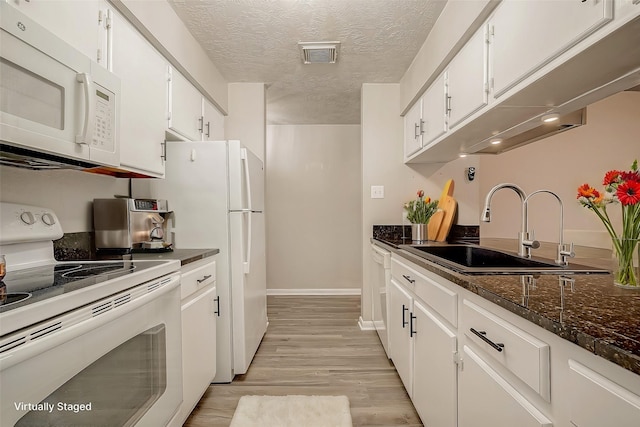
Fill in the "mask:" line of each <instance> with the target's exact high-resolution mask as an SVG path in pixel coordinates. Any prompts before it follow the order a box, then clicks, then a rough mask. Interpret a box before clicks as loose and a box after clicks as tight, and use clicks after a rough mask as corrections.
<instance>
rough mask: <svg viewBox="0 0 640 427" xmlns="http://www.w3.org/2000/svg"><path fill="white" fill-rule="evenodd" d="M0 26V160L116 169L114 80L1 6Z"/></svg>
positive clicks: (116, 87) (116, 95) (117, 95)
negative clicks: (28, 157)
mask: <svg viewBox="0 0 640 427" xmlns="http://www.w3.org/2000/svg"><path fill="white" fill-rule="evenodd" d="M0 27H1V31H0V141H1V144H2V152H3V154H4V152H5V151H9V152H13V153H16V152H18V153H22V152H27V153H32V152H35V153H38V154H39V155H40V154H41V155H42V156H41V157H40V158H49V159H55V160H57V161H58V163H65V160H67V159H68V160H71V162H70V163H71V164H75V165H82V166H84V167H91V166H96V165H107V166H119V165H120V152H119V140H118V111H119V105H118V104H119V100H120V79H119V78H118V77H117V76H115V75H114V74H112V73H111V72H109V71H108V70H106V69H104V68H103V67H101V66H100V65H98V64H97V63H95V62H93V61H92V60H91V59H89V58H88V57H86V56H85V55H84V54H82V53H81V52H79V51H78V50H76V49H75V48H74V47H72V46H70V45H69V44H67V43H66V42H64V41H63V40H61V39H60V38H58V37H57V36H55V35H53V34H52V33H51V32H49V31H48V30H46V29H45V28H43V27H42V26H41V25H39V24H37V23H36V22H34V21H33V20H31V19H30V18H28V17H27V16H25V15H24V14H23V13H22V12H20V11H19V10H17V9H16V8H15V7H13V6H11V5H9V4H7V3H6V2H4V1H1V2H0ZM4 164H6V163H4Z"/></svg>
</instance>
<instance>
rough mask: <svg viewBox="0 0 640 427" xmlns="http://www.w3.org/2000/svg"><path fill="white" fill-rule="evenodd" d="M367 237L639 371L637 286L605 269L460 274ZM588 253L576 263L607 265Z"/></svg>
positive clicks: (508, 244) (495, 243)
mask: <svg viewBox="0 0 640 427" xmlns="http://www.w3.org/2000/svg"><path fill="white" fill-rule="evenodd" d="M500 240H503V241H502V242H500ZM372 242H374V243H376V244H378V245H380V246H382V247H385V248H386V249H388V250H390V251H392V252H394V253H396V254H398V255H400V256H402V257H404V258H406V259H407V260H409V261H412V262H414V263H416V264H418V265H420V266H421V267H423V268H425V269H426V270H428V271H431V272H433V273H436V274H438V275H439V276H441V277H443V278H445V279H447V280H450V281H452V282H454V283H456V284H457V285H459V286H462V287H463V288H465V289H467V290H469V291H471V292H473V293H475V294H477V295H479V296H481V297H483V298H485V299H487V300H489V301H491V302H493V303H495V304H497V305H499V306H500V307H502V308H504V309H506V310H509V311H510V312H512V313H515V314H516V315H518V316H520V317H523V318H525V319H527V320H529V321H530V322H532V323H534V324H536V325H538V326H540V327H542V328H544V329H546V330H548V331H550V332H552V333H554V334H556V335H558V336H560V337H562V338H564V339H566V340H568V341H571V342H572V343H574V344H577V345H579V346H580V347H582V348H584V349H586V350H588V351H590V352H592V353H594V354H596V355H598V356H601V357H603V358H605V359H607V360H609V361H611V362H613V363H616V364H618V365H620V366H622V367H623V368H625V369H628V370H630V371H632V372H634V373H636V374H639V375H640V290H628V289H621V288H619V287H616V286H614V285H613V276H612V275H611V274H573V275H569V274H564V275H558V274H542V275H538V276H535V277H534V276H521V275H504V274H495V275H466V274H462V273H457V272H454V271H452V270H450V269H448V268H446V267H443V266H440V265H438V264H435V263H432V262H430V261H428V260H426V259H424V258H421V257H418V256H416V255H413V254H411V253H409V252H407V251H404V250H402V248H401V247H400V246H399V245H401V244H404V242H403V241H402V240H399V239H389V240H379V239H372ZM481 244H482V246H490V247H494V248H496V249H503V250H505V249H506V250H510V251H513V252H515V246H514V241H511V240H510V239H490V240H488V241H486V242H485V241H484V240H482V241H481ZM512 248H513V249H512ZM596 251H597V250H596ZM576 252H577V249H576ZM609 253H610V251H609ZM590 255H593V254H589V253H587V256H584V257H582V259H580V260H579V261H578V260H576V263H580V264H586V265H596V266H607V265H608V264H610V262H611V261H610V259H609V260H607V259H606V257H594V258H589V256H590ZM549 258H550V257H549ZM598 264H599V265H598Z"/></svg>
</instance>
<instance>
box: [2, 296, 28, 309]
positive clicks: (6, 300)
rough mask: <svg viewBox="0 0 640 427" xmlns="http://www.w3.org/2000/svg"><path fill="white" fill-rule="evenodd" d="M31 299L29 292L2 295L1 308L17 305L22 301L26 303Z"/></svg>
mask: <svg viewBox="0 0 640 427" xmlns="http://www.w3.org/2000/svg"><path fill="white" fill-rule="evenodd" d="M28 298H31V294H30V293H29V292H13V293H8V294H2V295H0V307H6V306H8V305H10V304H15V303H17V302H20V301H24V300H26V299H28Z"/></svg>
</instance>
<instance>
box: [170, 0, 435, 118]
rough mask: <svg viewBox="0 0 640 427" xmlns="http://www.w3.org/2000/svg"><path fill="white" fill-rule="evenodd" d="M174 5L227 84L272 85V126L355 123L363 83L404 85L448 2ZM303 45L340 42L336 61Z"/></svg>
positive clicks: (195, 1) (207, 1)
mask: <svg viewBox="0 0 640 427" xmlns="http://www.w3.org/2000/svg"><path fill="white" fill-rule="evenodd" d="M169 2H170V3H171V4H172V6H173V8H174V9H175V11H176V12H177V14H178V15H179V16H180V18H181V19H182V20H183V21H184V22H185V23H186V25H187V27H188V28H189V30H190V31H191V33H192V34H193V36H194V37H195V38H196V39H197V40H198V41H199V42H200V44H202V46H203V47H204V49H205V50H206V52H207V54H208V55H209V57H210V58H211V60H212V61H213V63H214V64H216V67H217V68H218V69H219V70H220V72H221V73H222V75H223V76H224V77H225V78H226V79H227V81H229V82H265V83H266V84H267V88H268V89H267V122H268V123H269V124H357V123H360V88H361V85H362V83H365V82H366V83H395V82H398V81H400V78H401V77H402V76H403V74H404V72H405V71H406V69H407V68H408V67H409V65H410V64H411V61H412V60H413V58H414V57H415V55H416V53H417V52H418V50H419V49H420V47H421V46H422V44H423V43H424V41H425V39H426V37H427V35H428V34H429V31H430V30H431V28H432V26H433V24H434V23H435V21H436V19H437V18H438V16H439V15H440V12H441V11H442V9H443V8H444V5H445V3H446V0H218V1H215V0H169ZM300 41H340V42H341V46H340V53H339V56H338V63H337V64H333V65H329V64H311V65H303V64H302V61H301V58H300V51H299V48H298V42H300Z"/></svg>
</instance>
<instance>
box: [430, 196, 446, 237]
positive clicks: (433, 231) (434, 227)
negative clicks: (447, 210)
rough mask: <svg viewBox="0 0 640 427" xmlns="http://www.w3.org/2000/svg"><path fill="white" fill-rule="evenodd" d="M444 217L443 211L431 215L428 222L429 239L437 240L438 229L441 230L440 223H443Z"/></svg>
mask: <svg viewBox="0 0 640 427" xmlns="http://www.w3.org/2000/svg"><path fill="white" fill-rule="evenodd" d="M438 206H439V204H438ZM443 218H444V212H443V211H437V212H436V213H434V214H433V215H432V216H431V218H429V223H428V224H427V239H429V240H436V238H437V237H438V230H440V225H441V224H442V219H443Z"/></svg>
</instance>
